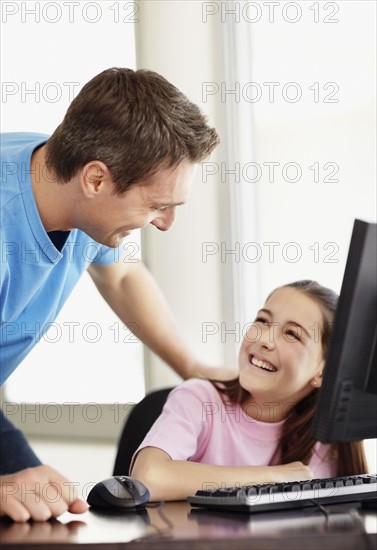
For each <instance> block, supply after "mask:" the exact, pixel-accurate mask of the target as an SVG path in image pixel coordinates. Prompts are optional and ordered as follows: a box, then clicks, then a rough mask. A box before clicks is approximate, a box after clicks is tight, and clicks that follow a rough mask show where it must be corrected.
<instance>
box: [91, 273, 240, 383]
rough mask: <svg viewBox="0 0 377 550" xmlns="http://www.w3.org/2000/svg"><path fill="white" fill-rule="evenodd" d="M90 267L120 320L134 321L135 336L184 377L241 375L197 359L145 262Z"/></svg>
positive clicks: (131, 327) (132, 326)
mask: <svg viewBox="0 0 377 550" xmlns="http://www.w3.org/2000/svg"><path fill="white" fill-rule="evenodd" d="M88 271H89V273H90V275H91V277H92V279H93V281H94V283H95V284H96V286H97V288H98V290H99V291H100V293H101V294H102V296H103V297H104V299H105V300H106V301H107V303H108V304H109V306H110V307H111V308H112V309H113V311H114V312H115V313H116V314H117V315H118V317H119V318H120V319H121V321H122V322H123V323H124V324H125V325H128V324H130V323H131V324H130V326H129V328H130V329H131V330H132V332H134V333H135V336H137V337H138V338H139V339H140V340H141V341H142V342H143V343H144V344H145V345H146V346H148V347H149V348H150V349H151V350H152V351H153V352H154V353H156V354H157V355H158V356H159V357H161V359H162V360H163V361H165V362H166V363H167V364H168V365H170V366H171V367H172V368H173V369H174V370H175V371H176V372H177V373H178V374H179V375H180V376H182V378H185V379H186V378H190V377H193V376H196V375H202V376H206V377H210V378H218V377H220V378H222V379H226V378H235V377H236V376H237V375H238V371H237V369H236V368H234V369H222V368H213V367H208V366H206V365H203V364H201V363H200V362H199V361H197V360H196V358H195V357H194V356H193V354H192V353H191V352H190V351H189V349H188V347H187V345H186V343H185V342H184V340H183V338H182V336H181V335H180V332H179V330H178V327H177V324H176V322H175V320H174V317H173V314H172V312H171V310H170V308H169V307H168V304H167V302H166V300H165V298H164V296H163V294H162V292H161V290H160V289H159V287H158V286H157V283H156V281H155V280H154V279H153V277H152V275H151V274H150V272H149V271H148V270H147V268H146V267H145V266H144V264H143V263H142V262H138V263H137V264H132V265H130V264H125V263H121V262H118V263H114V264H111V265H106V266H103V265H96V264H92V265H91V266H90V268H89V270H88ZM135 327H136V328H135ZM134 329H135V330H134Z"/></svg>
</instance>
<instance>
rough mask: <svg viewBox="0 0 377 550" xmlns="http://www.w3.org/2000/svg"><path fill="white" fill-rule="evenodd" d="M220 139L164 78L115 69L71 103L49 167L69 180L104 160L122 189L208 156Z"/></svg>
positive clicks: (53, 141)
mask: <svg viewBox="0 0 377 550" xmlns="http://www.w3.org/2000/svg"><path fill="white" fill-rule="evenodd" d="M218 143H219V136H218V134H217V132H216V130H215V129H214V128H210V127H209V126H208V125H207V120H206V118H205V116H204V115H203V114H202V113H201V111H200V109H199V107H198V106H197V105H195V104H194V103H191V101H189V100H188V99H187V97H186V96H185V95H184V94H183V93H182V92H180V91H179V90H178V89H177V88H176V87H175V86H173V85H172V84H170V82H168V81H167V80H166V79H165V78H164V77H162V76H161V75H159V74H157V73H155V72H152V71H148V70H138V71H133V70H131V69H125V68H111V69H107V70H105V71H103V72H102V73H100V74H99V75H97V76H95V77H94V78H93V79H92V80H90V81H89V82H88V83H87V84H86V85H85V86H84V87H83V88H82V90H81V91H80V93H79V94H78V95H77V97H76V98H75V99H74V100H73V101H72V103H71V105H70V106H69V108H68V111H67V113H66V115H65V117H64V120H63V122H62V123H61V124H60V125H59V126H58V128H57V129H56V130H55V132H54V133H53V135H52V136H51V137H50V139H49V140H48V142H47V165H48V166H49V168H50V169H52V170H53V172H54V174H55V176H56V177H57V178H58V179H59V180H62V181H65V182H67V181H69V180H70V179H71V178H72V177H73V176H74V175H75V174H76V173H77V171H78V170H79V169H80V168H82V167H83V166H84V165H85V164H87V163H88V162H90V161H93V160H100V161H102V162H103V163H104V164H106V166H107V167H108V169H109V170H110V173H111V176H112V178H113V181H114V183H115V186H116V191H117V192H118V193H122V192H123V191H125V190H126V189H127V188H128V187H129V186H130V185H131V184H133V183H136V182H142V181H143V180H146V179H147V178H148V177H149V176H151V175H153V174H154V173H155V172H156V171H157V170H158V169H159V168H160V167H164V168H170V167H175V166H177V165H178V164H179V163H180V162H181V161H183V160H188V161H190V162H193V163H195V162H200V161H202V160H204V159H205V158H206V157H207V156H208V155H209V154H210V153H211V151H212V150H213V149H214V148H215V147H216V145H217V144H218Z"/></svg>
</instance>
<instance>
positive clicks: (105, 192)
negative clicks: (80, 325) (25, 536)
mask: <svg viewBox="0 0 377 550" xmlns="http://www.w3.org/2000/svg"><path fill="white" fill-rule="evenodd" d="M218 141H219V139H218V135H217V133H216V131H215V130H214V129H213V128H210V127H208V125H207V123H206V120H205V118H204V117H203V115H202V114H201V112H200V110H199V108H198V107H197V106H196V105H194V104H192V103H191V102H190V101H189V100H188V99H187V98H186V97H185V96H184V95H183V94H182V93H181V92H180V91H179V90H177V89H176V88H175V87H174V86H172V85H171V84H170V83H169V82H167V81H166V80H165V79H164V78H163V77H162V76H160V75H158V74H156V73H153V72H151V71H144V70H142V71H136V72H134V71H132V70H129V69H118V68H113V69H108V70H106V71H104V72H102V73H101V74H99V75H97V76H96V77H94V78H93V79H92V80H91V81H90V82H88V83H87V84H86V85H85V86H84V88H83V89H82V91H81V92H80V93H79V94H78V96H77V97H76V98H75V99H74V100H73V102H72V103H71V105H70V107H69V109H68V111H67V113H66V116H65V118H64V120H63V122H62V123H61V124H60V126H59V127H58V128H57V129H56V130H55V132H54V133H53V135H52V136H51V137H50V138H48V136H43V135H40V134H4V135H3V136H2V184H1V212H2V221H1V232H2V253H3V257H2V262H1V289H0V292H1V296H0V297H1V330H2V335H1V338H2V339H1V383H2V384H3V383H4V381H5V380H6V379H7V378H8V376H9V375H10V374H11V373H12V371H13V370H14V369H15V368H16V367H17V366H18V365H19V364H20V362H21V361H22V360H23V359H24V357H25V356H26V355H27V354H28V353H29V351H30V350H31V349H32V348H33V347H34V345H35V343H36V340H37V337H36V333H37V332H38V331H36V326H38V327H41V329H40V330H41V332H40V334H39V335H38V337H39V338H40V337H41V335H43V327H45V326H48V323H50V322H52V321H54V319H55V318H56V316H57V314H58V312H59V311H60V309H61V307H62V305H63V304H64V302H65V300H66V299H67V297H68V296H69V294H70V292H71V291H72V289H73V287H74V285H75V284H76V282H77V280H78V279H79V277H80V276H81V274H82V273H83V272H84V271H85V270H86V269H88V271H89V273H90V275H91V276H92V278H93V280H94V282H95V284H96V286H97V288H98V290H99V291H100V293H101V294H102V296H103V297H104V298H105V300H106V301H107V302H108V304H109V305H110V306H111V307H112V309H113V310H114V311H115V313H116V314H117V315H118V316H119V317H120V319H121V320H122V321H123V322H124V323H125V324H126V323H129V322H130V321H132V323H133V326H137V327H138V334H137V336H138V337H139V338H140V339H141V340H142V341H143V342H144V343H145V344H146V345H148V346H149V347H150V348H151V349H152V350H153V351H154V352H155V353H157V354H158V355H159V356H160V357H161V358H162V359H163V360H164V361H166V362H167V363H168V364H169V365H171V367H172V368H173V369H174V370H175V371H176V372H177V373H178V374H180V375H181V376H182V377H183V378H188V377H190V376H194V375H195V374H196V373H201V374H204V375H205V374H211V375H212V376H213V372H214V371H213V370H212V369H211V370H207V367H206V366H204V365H201V364H200V363H199V362H197V361H196V359H195V358H194V357H193V356H192V354H191V353H190V352H189V350H188V349H187V347H186V345H185V343H184V342H183V340H182V339H181V337H180V335H179V334H178V332H177V329H176V326H175V323H174V319H173V317H172V315H171V313H170V310H169V308H168V306H167V304H166V302H165V300H164V298H163V297H162V294H161V293H160V291H159V289H158V287H157V285H156V283H155V282H154V280H153V278H152V277H151V275H150V274H149V272H148V271H147V270H146V268H145V267H144V266H143V265H142V264H141V263H139V264H138V265H135V264H132V267H129V266H127V263H125V262H122V261H115V258H116V254H115V253H114V252H115V249H116V248H117V247H119V246H120V243H121V241H122V239H123V238H124V237H125V236H127V235H128V234H130V233H131V231H132V230H134V229H137V228H140V227H145V226H146V225H148V224H152V225H154V226H155V227H156V228H157V229H159V230H161V231H166V230H167V229H169V227H170V226H171V225H172V223H173V221H174V217H175V210H176V207H177V206H178V205H181V204H184V203H185V202H186V201H187V199H188V196H189V193H190V188H191V182H192V179H193V175H194V170H195V165H196V163H198V162H200V161H202V160H204V158H206V157H207V156H208V155H209V154H210V153H211V151H212V150H213V149H214V148H215V147H216V145H217V144H218ZM88 247H90V249H91V250H93V249H94V251H95V253H94V254H93V255H92V257H91V258H88V254H87V253H84V251H87V250H88ZM120 248H121V247H120ZM25 251H33V252H34V254H30V253H28V254H25ZM33 332H34V336H33ZM209 369H210V368H209ZM0 421H1V430H0V432H1V433H0V435H1V448H0V458H1V465H0V474H1V477H0V486H1V502H0V507H1V509H0V514H2V515H4V514H5V515H8V516H9V517H11V518H12V519H13V520H15V521H27V520H28V519H29V518H32V519H34V520H39V521H43V520H46V519H48V518H50V517H52V516H53V517H54V516H57V515H60V514H61V513H62V512H64V511H65V510H67V509H68V510H69V511H70V512H73V513H80V512H83V511H85V510H86V503H84V502H83V501H82V500H80V499H78V498H77V497H76V495H74V494H73V492H72V491H71V489H72V487H71V486H70V485H69V483H68V480H66V479H65V478H63V477H62V476H61V475H60V474H59V473H58V472H56V471H55V470H53V469H52V468H50V467H48V466H44V465H40V461H39V459H38V458H37V457H36V456H35V454H34V453H33V451H32V450H31V448H30V447H29V446H28V444H27V442H26V440H25V438H24V437H23V435H22V434H21V432H19V431H18V430H15V428H14V427H13V426H12V425H11V423H10V422H9V421H8V420H7V419H6V418H5V417H4V416H2V417H1V419H0ZM46 487H49V491H48V492H47V491H46V490H45V488H46ZM54 490H55V491H56V498H55V499H54V498H52V497H51V491H52V492H53V491H54ZM47 494H48V498H46V495H47Z"/></svg>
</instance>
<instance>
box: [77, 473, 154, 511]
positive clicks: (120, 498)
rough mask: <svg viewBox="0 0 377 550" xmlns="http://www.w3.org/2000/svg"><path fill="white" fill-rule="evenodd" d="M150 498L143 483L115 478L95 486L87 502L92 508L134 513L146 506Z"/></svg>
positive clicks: (122, 477)
mask: <svg viewBox="0 0 377 550" xmlns="http://www.w3.org/2000/svg"><path fill="white" fill-rule="evenodd" d="M149 497H150V494H149V491H148V489H147V488H146V487H145V485H144V484H143V483H141V481H138V480H137V479H134V478H132V477H128V476H114V477H110V478H108V479H105V480H103V481H100V482H98V483H97V484H96V485H94V487H93V488H92V489H91V491H90V492H89V494H88V498H87V501H88V504H89V505H90V506H92V508H98V509H102V510H104V509H106V510H115V509H116V510H124V511H127V510H128V511H132V510H135V509H139V508H143V507H144V506H146V504H147V503H148V502H149Z"/></svg>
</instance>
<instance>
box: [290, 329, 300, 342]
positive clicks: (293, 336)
mask: <svg viewBox="0 0 377 550" xmlns="http://www.w3.org/2000/svg"><path fill="white" fill-rule="evenodd" d="M287 334H288V336H289V337H290V338H293V339H294V340H297V341H298V342H300V341H301V338H300V335H299V334H297V332H295V331H294V330H287Z"/></svg>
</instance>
